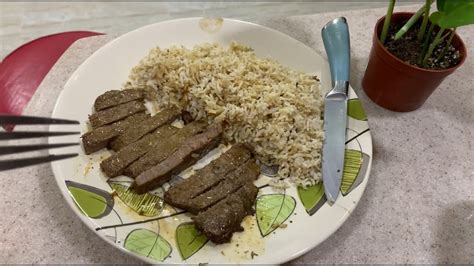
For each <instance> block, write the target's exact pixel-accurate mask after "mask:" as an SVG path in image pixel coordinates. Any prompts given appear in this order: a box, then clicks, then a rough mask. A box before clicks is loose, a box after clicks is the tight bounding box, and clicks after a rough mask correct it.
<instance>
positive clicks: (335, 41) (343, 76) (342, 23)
mask: <svg viewBox="0 0 474 266" xmlns="http://www.w3.org/2000/svg"><path fill="white" fill-rule="evenodd" d="M321 35H322V37H323V42H324V48H325V49H326V53H327V55H328V60H329V68H330V70H331V79H332V87H333V88H336V87H340V86H337V85H339V84H340V85H343V84H345V83H348V82H349V73H350V63H351V62H350V60H351V59H350V58H351V55H350V53H351V52H350V41H349V27H348V25H347V21H346V18H344V17H340V18H336V19H334V20H332V21H330V22H329V23H327V24H326V25H325V26H324V27H323V29H322V31H321ZM346 93H347V92H346Z"/></svg>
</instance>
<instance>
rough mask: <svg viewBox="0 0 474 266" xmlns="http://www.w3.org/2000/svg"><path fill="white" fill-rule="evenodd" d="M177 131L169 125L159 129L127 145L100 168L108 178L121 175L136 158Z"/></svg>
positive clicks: (103, 162) (101, 164) (106, 160)
mask: <svg viewBox="0 0 474 266" xmlns="http://www.w3.org/2000/svg"><path fill="white" fill-rule="evenodd" d="M178 131H179V129H178V128H176V127H173V126H171V125H164V126H162V127H159V128H158V129H157V130H156V131H155V132H153V133H151V134H148V135H146V136H145V137H143V138H142V139H140V140H139V141H137V142H135V143H132V144H130V145H128V146H127V147H125V148H123V149H121V150H120V151H119V152H117V153H115V154H114V155H112V156H110V157H109V158H107V159H105V160H103V161H102V162H101V163H100V168H101V169H102V171H103V172H104V174H105V175H106V176H108V177H115V176H118V175H121V174H122V173H123V170H124V169H125V168H126V167H127V166H128V165H130V164H131V163H133V162H134V161H136V160H137V159H138V158H140V157H141V156H143V155H144V154H146V153H147V152H148V151H149V150H150V149H152V148H153V147H155V146H156V145H157V144H158V143H160V142H163V141H166V140H167V139H168V138H169V137H170V136H172V135H173V134H175V133H176V132H178Z"/></svg>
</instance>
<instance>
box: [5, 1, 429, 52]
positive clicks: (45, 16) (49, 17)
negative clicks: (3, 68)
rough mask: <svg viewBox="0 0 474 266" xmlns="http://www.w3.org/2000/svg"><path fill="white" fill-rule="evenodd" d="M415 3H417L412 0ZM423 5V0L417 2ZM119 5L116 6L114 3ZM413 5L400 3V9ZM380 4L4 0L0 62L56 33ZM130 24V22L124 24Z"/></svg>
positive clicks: (110, 31)
mask: <svg viewBox="0 0 474 266" xmlns="http://www.w3.org/2000/svg"><path fill="white" fill-rule="evenodd" d="M410 1H412V2H413V1H415V0H410ZM417 1H420V0H417ZM110 2H114V3H110ZM405 4H410V3H409V1H407V0H404V1H399V2H398V3H397V5H405ZM386 5H387V3H386V2H385V1H380V0H365V1H357V0H346V1H332V2H324V3H321V2H320V1H268V2H264V1H260V0H247V1H244V2H231V1H224V2H219V1H207V2H197V1H187V2H185V1H171V2H165V1H141V2H138V1H130V2H126V1H111V0H105V1H100V2H99V1H75V0H63V1H29V2H26V1H25V2H21V1H0V59H2V58H4V57H5V56H6V55H7V54H8V53H10V52H11V51H13V50H14V49H15V48H16V47H18V46H20V45H21V44H23V43H26V42H28V41H30V40H33V39H36V38H38V37H41V36H44V35H49V34H52V33H57V32H63V31H75V30H90V31H97V32H105V33H107V34H122V33H125V32H128V31H131V30H134V29H136V28H139V27H142V26H144V25H148V24H150V23H155V22H159V21H164V20H169V19H174V18H182V17H201V16H208V17H212V16H218V17H226V18H235V19H241V20H245V21H250V22H255V23H260V22H261V21H262V20H265V19H267V18H269V17H275V16H285V17H288V16H296V15H305V14H314V13H322V12H331V11H336V10H338V11H341V10H353V9H366V8H375V7H384V6H386ZM124 21H126V23H123V22H124Z"/></svg>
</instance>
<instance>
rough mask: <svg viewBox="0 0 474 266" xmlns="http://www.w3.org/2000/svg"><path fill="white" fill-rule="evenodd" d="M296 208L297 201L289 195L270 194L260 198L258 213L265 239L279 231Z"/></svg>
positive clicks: (257, 207)
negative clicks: (276, 230)
mask: <svg viewBox="0 0 474 266" xmlns="http://www.w3.org/2000/svg"><path fill="white" fill-rule="evenodd" d="M295 207H296V201H295V199H294V198H293V197H291V196H288V195H284V194H269V195H262V196H260V197H258V199H257V203H256V209H257V210H256V213H257V224H258V228H259V229H260V234H261V235H262V236H263V237H265V236H267V235H268V234H270V233H271V232H273V231H274V230H275V229H277V228H278V227H279V226H280V225H282V224H283V223H284V222H285V221H286V219H288V217H290V215H291V214H292V213H293V211H294V210H295Z"/></svg>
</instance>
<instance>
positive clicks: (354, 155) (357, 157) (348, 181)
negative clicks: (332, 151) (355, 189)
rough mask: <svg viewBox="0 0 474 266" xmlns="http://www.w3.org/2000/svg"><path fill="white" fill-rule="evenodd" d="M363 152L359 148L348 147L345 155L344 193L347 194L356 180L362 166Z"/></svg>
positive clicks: (342, 188) (342, 185) (342, 186)
mask: <svg viewBox="0 0 474 266" xmlns="http://www.w3.org/2000/svg"><path fill="white" fill-rule="evenodd" d="M362 162H363V160H362V152H360V151H357V150H351V149H346V153H345V155H344V170H343V173H342V183H341V192H342V195H344V196H345V195H347V194H348V193H349V191H350V189H351V187H352V185H353V184H354V182H355V181H356V178H357V176H358V174H359V170H360V167H361V166H362Z"/></svg>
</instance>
